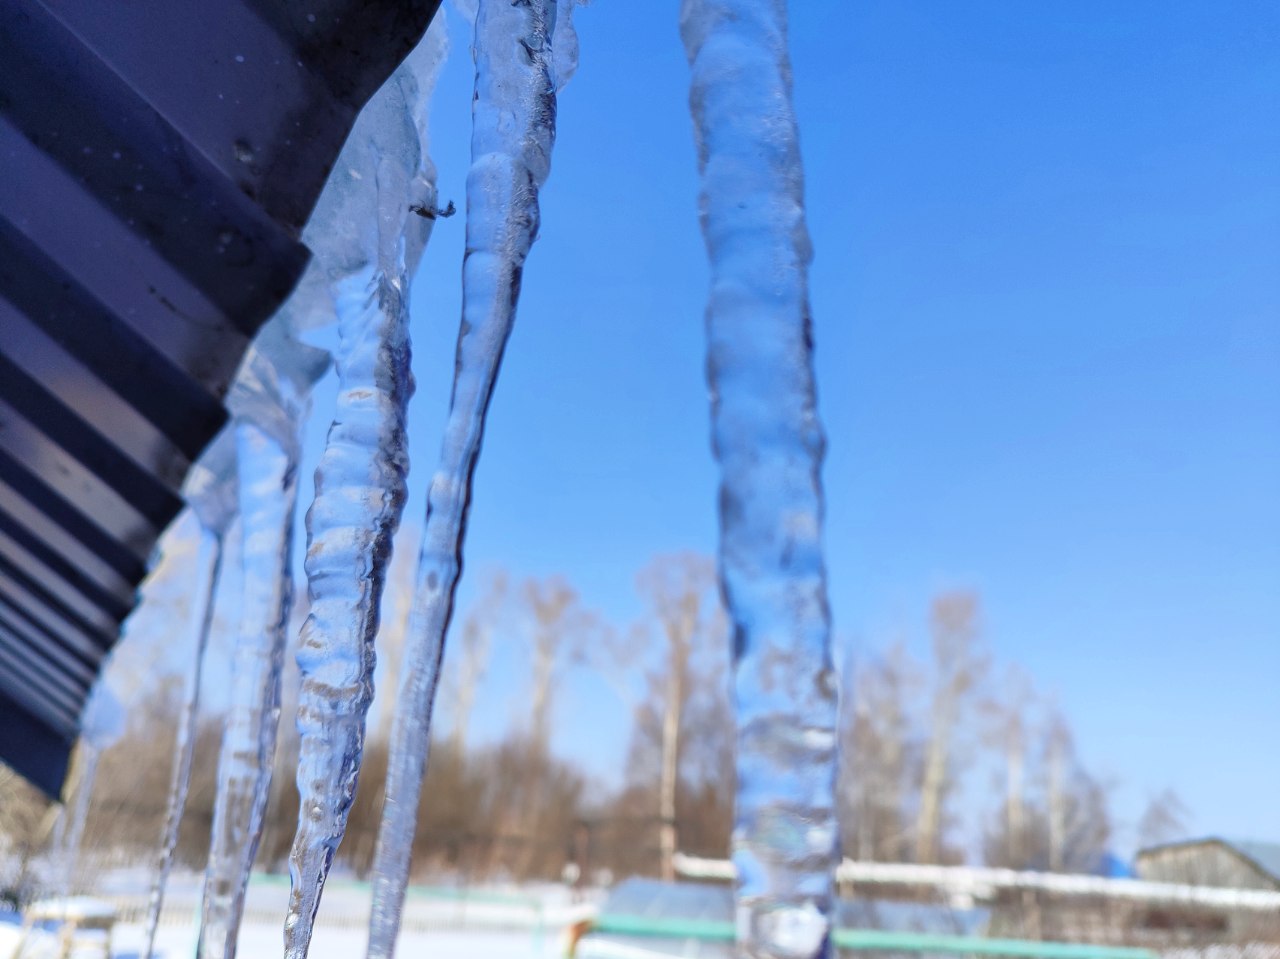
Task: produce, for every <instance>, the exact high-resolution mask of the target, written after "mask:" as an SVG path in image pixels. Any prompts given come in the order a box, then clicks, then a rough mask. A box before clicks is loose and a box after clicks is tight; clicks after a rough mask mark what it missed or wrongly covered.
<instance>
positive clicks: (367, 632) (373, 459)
mask: <svg viewBox="0 0 1280 959" xmlns="http://www.w3.org/2000/svg"><path fill="white" fill-rule="evenodd" d="M445 53H446V34H445V33H444V21H443V18H441V19H440V20H438V21H437V24H436V25H435V26H433V27H432V28H431V29H430V30H429V31H428V34H427V36H426V38H425V39H424V41H423V42H422V43H421V44H419V46H418V47H417V48H416V49H415V50H414V51H413V52H412V53H411V54H410V56H409V57H408V58H407V59H406V61H405V63H404V64H403V65H402V66H401V67H400V68H399V69H398V70H397V71H396V72H395V74H394V75H393V76H392V78H391V80H390V81H389V82H388V83H387V84H386V85H385V86H384V87H383V88H382V90H381V91H380V92H379V93H378V95H377V96H376V97H375V98H374V99H373V100H372V101H371V102H370V104H369V106H368V107H366V108H365V110H364V111H363V112H362V113H361V114H360V118H359V120H358V121H357V122H356V126H355V129H354V131H353V132H352V135H351V137H350V138H349V139H348V141H347V145H346V147H345V148H344V149H343V152H342V154H341V156H340V157H339V160H338V163H337V165H336V168H335V172H334V175H333V177H332V178H331V180H330V184H329V187H328V188H327V190H326V206H325V208H324V209H323V210H321V211H320V215H321V218H322V221H323V222H325V223H327V224H328V225H329V229H327V230H323V231H322V230H320V229H318V228H317V229H316V230H315V231H314V239H313V248H314V252H315V256H316V260H317V262H318V263H319V264H321V265H322V268H323V274H322V278H323V279H324V280H325V281H326V283H327V285H328V289H329V293H330V295H331V297H332V300H333V305H334V308H335V309H336V314H337V318H338V335H339V346H338V350H337V355H336V365H337V371H338V378H339V391H338V398H337V405H336V409H335V412H334V417H333V422H332V425H331V426H330V427H329V434H328V439H327V441H326V444H325V449H324V453H323V454H322V457H321V460H320V464H319V466H318V468H317V469H316V495H315V500H314V501H313V503H312V505H311V509H310V510H309V512H308V513H307V557H306V571H307V583H308V589H309V592H310V599H311V607H310V613H309V615H308V617H307V620H306V623H305V624H304V625H303V628H302V633H301V636H300V638H299V643H298V652H297V657H298V666H299V670H300V673H301V677H302V685H301V690H300V693H299V703H298V716H297V722H298V731H299V735H300V751H299V760H298V772H297V781H298V793H299V797H300V812H299V817H298V829H297V833H296V835H295V837H294V843H293V850H292V853H291V856H290V876H291V883H292V889H291V895H290V899H289V909H288V914H287V916H286V919H285V931H284V939H285V955H286V956H288V957H290V959H295V957H297V959H301V957H303V956H306V955H307V952H308V949H309V947H310V942H311V934H312V930H313V926H314V922H315V917H316V911H317V909H318V908H319V905H320V896H321V893H322V891H323V889H324V882H325V879H326V877H327V875H328V873H329V868H330V866H331V864H332V861H333V857H334V854H335V853H336V851H337V848H338V844H339V843H340V842H341V841H342V836H343V833H344V832H345V830H346V823H347V817H348V814H349V813H350V810H351V804H352V802H353V800H354V798H355V791H356V785H357V781H358V777H359V772H360V762H361V754H362V750H363V745H364V735H365V719H366V715H367V713H368V709H369V703H370V700H371V697H372V693H373V668H374V637H375V636H376V634H377V631H378V619H379V605H380V602H381V598H382V590H383V585H384V583H385V579H386V570H387V564H388V562H389V561H390V558H391V546H392V536H393V534H394V533H395V530H396V528H397V526H398V525H399V523H400V515H401V512H402V510H403V507H404V499H405V478H406V474H407V471H408V465H409V464H408V451H407V446H406V437H405V411H406V406H407V404H408V401H409V397H410V395H411V394H412V393H413V376H412V373H411V372H410V367H409V354H410V350H409V282H410V278H411V277H412V276H413V273H414V272H415V270H416V268H417V265H418V260H419V258H420V256H421V254H422V251H423V248H424V245H425V243H426V240H427V235H428V232H429V230H430V226H431V223H432V221H433V219H434V217H435V215H436V213H437V210H436V190H435V170H434V168H433V167H432V165H431V161H430V159H429V157H428V155H427V150H426V135H427V112H426V108H425V105H426V102H427V100H428V98H429V97H430V94H431V91H432V88H433V87H434V85H435V80H436V76H437V74H438V71H439V68H440V66H441V64H442V62H443V59H444V56H445ZM317 227H318V224H317Z"/></svg>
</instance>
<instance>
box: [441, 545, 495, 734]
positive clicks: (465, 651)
mask: <svg viewBox="0 0 1280 959" xmlns="http://www.w3.org/2000/svg"><path fill="white" fill-rule="evenodd" d="M507 592H508V583H507V574H506V573H505V572H504V571H502V570H499V571H498V572H496V573H494V574H493V575H492V576H490V577H489V579H488V582H487V583H486V585H485V587H484V590H483V592H482V593H481V595H480V598H479V599H477V600H476V602H475V605H474V606H472V608H471V611H470V612H469V613H468V614H467V617H466V619H465V620H463V623H462V637H461V644H460V645H461V651H462V662H461V664H460V666H459V668H458V670H457V671H456V672H451V673H449V674H448V675H449V681H448V685H447V686H446V691H447V695H448V696H449V698H450V699H451V700H452V703H453V710H452V712H453V730H452V732H451V734H450V741H451V743H452V744H453V750H454V752H456V753H457V754H458V755H459V756H461V755H463V754H464V753H465V752H466V749H467V732H468V730H469V727H470V720H471V711H472V709H473V708H474V706H475V700H476V691H477V689H478V688H479V686H480V683H481V681H482V680H483V679H484V676H485V672H486V671H487V670H488V667H489V650H490V648H491V646H492V644H493V632H494V630H495V629H496V628H497V626H498V623H499V622H500V620H501V616H502V606H503V603H504V602H505V601H506V597H507Z"/></svg>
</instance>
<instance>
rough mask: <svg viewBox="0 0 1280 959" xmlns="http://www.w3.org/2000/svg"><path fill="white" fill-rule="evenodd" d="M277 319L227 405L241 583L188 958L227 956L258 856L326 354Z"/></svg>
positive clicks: (233, 946) (261, 339)
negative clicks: (305, 429)
mask: <svg viewBox="0 0 1280 959" xmlns="http://www.w3.org/2000/svg"><path fill="white" fill-rule="evenodd" d="M290 332H291V328H290V326H289V323H288V321H287V317H283V316H278V317H277V318H276V319H273V320H272V321H271V323H270V324H269V325H268V326H267V327H266V328H265V329H264V330H263V332H262V333H261V334H260V335H259V337H258V339H257V340H256V341H255V342H254V346H253V348H252V349H251V351H250V355H249V358H248V359H247V360H246V361H245V364H244V366H243V367H242V368H241V371H240V374H239V377H238V378H237V380H236V383H235V384H234V386H233V389H232V394H231V397H230V400H229V405H230V407H231V410H232V412H233V413H234V414H235V415H236V420H235V425H234V427H233V428H234V430H235V439H236V456H237V461H238V469H239V491H238V492H239V501H240V503H239V506H240V514H241V529H242V535H243V539H244V547H243V570H244V583H243V589H242V592H241V596H240V627H239V634H238V637H237V640H236V648H235V672H234V675H233V677H232V681H231V704H230V710H229V712H228V715H227V722H226V728H225V730H224V732H223V740H222V749H221V753H220V754H219V757H218V778H217V787H216V788H217V793H216V797H215V799H214V807H213V828H212V834H211V837H210V845H209V865H208V868H207V871H206V873H205V886H204V903H203V907H202V915H201V924H200V942H199V946H198V951H197V955H198V956H199V957H201V959H231V957H234V956H235V954H236V940H237V937H238V935H239V930H240V916H241V914H242V912H243V910H244V896H245V890H246V887H247V886H248V883H249V871H250V869H251V868H252V866H253V860H254V856H255V855H256V854H257V851H258V841H259V839H260V838H261V836H262V824H263V819H264V814H265V813H266V805H267V798H268V796H269V794H270V787H271V764H272V761H273V759H274V758H275V747H276V730H277V726H278V720H279V714H280V674H281V668H282V666H283V662H284V647H285V624H286V623H287V622H288V618H289V607H290V600H291V598H292V597H291V593H292V580H291V572H290V570H289V554H290V550H291V547H292V542H293V511H294V505H295V503H296V495H297V469H298V454H299V449H298V446H299V443H298V424H299V422H300V420H301V418H302V415H303V412H304V411H305V409H306V406H307V402H308V397H309V394H310V388H311V385H312V384H313V383H314V382H315V380H316V379H318V378H319V376H320V374H321V373H322V372H323V371H324V369H325V368H326V367H327V366H328V354H327V353H325V352H324V351H322V350H316V349H313V348H311V347H307V346H304V345H303V344H301V343H299V342H297V341H296V340H294V339H293V338H292V337H291V335H290Z"/></svg>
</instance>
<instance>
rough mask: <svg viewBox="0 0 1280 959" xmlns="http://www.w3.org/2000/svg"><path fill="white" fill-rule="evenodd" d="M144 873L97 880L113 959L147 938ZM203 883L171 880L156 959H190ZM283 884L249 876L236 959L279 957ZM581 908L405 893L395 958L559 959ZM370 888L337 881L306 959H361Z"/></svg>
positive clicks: (3, 942) (527, 898)
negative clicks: (110, 913)
mask: <svg viewBox="0 0 1280 959" xmlns="http://www.w3.org/2000/svg"><path fill="white" fill-rule="evenodd" d="M143 878H144V877H143V874H141V873H139V874H138V875H133V874H130V873H117V874H115V875H113V876H108V877H102V881H101V882H100V884H99V886H98V889H99V892H98V896H99V897H101V898H102V899H103V900H104V901H106V902H108V903H111V904H112V905H113V906H114V907H115V908H116V910H117V913H118V915H120V917H121V920H122V921H121V922H119V923H118V924H117V925H116V927H115V931H114V934H113V936H112V959H139V957H140V956H141V954H142V951H143V947H144V940H145V934H144V930H143V926H142V923H141V918H142V912H143V909H144V908H145V901H146V898H145V891H144V890H145V885H144V884H143V883H142V882H141V880H142V879H143ZM199 901H200V877H199V876H198V875H192V874H187V875H182V874H179V875H175V876H174V877H173V882H172V884H171V886H170V890H169V895H168V896H167V897H166V900H165V909H164V914H163V917H162V920H161V924H160V929H159V932H158V933H157V937H156V957H157V959H160V957H163V959H192V957H194V955H195V939H196V916H197V912H198V909H199ZM287 901H288V884H287V882H286V881H282V879H281V878H280V877H269V876H261V875H255V876H254V878H253V880H252V881H251V883H250V886H249V891H248V896H247V899H246V903H245V918H244V924H243V925H242V926H241V931H240V946H239V950H238V955H239V956H240V957H241V959H275V957H278V956H280V955H282V953H283V937H282V931H281V928H282V925H283V922H284V914H285V910H286V905H287ZM584 908H586V909H589V908H590V907H589V906H586V904H584V903H581V902H578V903H575V902H573V901H572V897H571V895H570V893H569V891H568V890H567V889H565V888H564V887H563V886H554V885H552V886H545V887H540V888H528V887H526V888H523V889H494V888H490V889H467V890H463V889H444V888H435V889H426V888H422V887H411V888H410V892H409V896H408V898H407V900H406V902H405V911H404V925H403V931H402V933H401V936H400V945H399V948H398V950H397V952H398V955H400V956H401V957H403V959H417V957H420V956H430V957H431V959H507V957H509V959H555V957H560V956H563V955H564V939H563V934H564V930H565V929H566V927H567V926H568V924H569V923H570V922H572V921H574V920H575V919H577V918H578V917H580V916H581V915H582V913H583V910H584ZM368 917H369V889H368V886H367V885H365V884H363V883H355V882H344V881H342V880H338V881H335V882H333V883H332V884H331V885H330V887H329V888H328V889H327V890H326V891H325V897H324V901H323V902H322V904H321V908H320V916H319V922H318V924H317V928H316V934H315V939H314V940H313V943H312V950H311V956H312V959H359V957H361V956H363V955H364V951H365V937H366V929H367V925H368ZM16 923H17V917H16V916H14V915H8V916H2V917H0V959H17V955H16V949H17V946H18V943H19V941H20V939H21V930H20V927H19V926H18V925H16ZM89 935H91V934H86V939H85V944H84V947H83V948H79V949H77V951H76V952H75V953H74V955H75V957H76V959H88V957H94V959H102V955H103V953H102V948H101V945H100V944H99V945H98V946H97V948H94V947H93V942H92V940H91V939H89V938H88V936H89ZM57 955H58V950H57V939H56V937H55V936H54V935H52V934H43V935H42V934H40V933H37V934H36V936H35V937H34V939H33V941H32V942H31V943H30V944H29V945H28V947H27V948H26V949H25V950H24V951H23V952H22V953H21V959H54V957H56V956H57Z"/></svg>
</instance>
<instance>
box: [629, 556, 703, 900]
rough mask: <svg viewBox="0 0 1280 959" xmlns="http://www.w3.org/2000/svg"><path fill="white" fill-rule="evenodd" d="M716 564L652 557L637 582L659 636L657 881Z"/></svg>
mask: <svg viewBox="0 0 1280 959" xmlns="http://www.w3.org/2000/svg"><path fill="white" fill-rule="evenodd" d="M715 575H716V574H715V564H714V563H713V562H712V560H710V559H709V558H707V557H705V556H699V555H696V554H693V553H677V554H673V555H667V556H659V557H657V558H655V559H654V560H653V561H652V562H651V563H650V564H649V565H648V566H647V567H645V569H644V570H643V571H642V572H641V573H640V575H639V577H638V578H637V583H638V585H639V588H640V592H641V593H642V594H643V595H644V596H645V597H646V598H647V599H648V600H649V605H650V609H651V611H652V613H653V616H654V618H655V619H656V621H657V626H658V629H659V631H660V633H661V636H662V642H663V654H662V665H661V667H660V670H661V671H660V673H659V678H658V684H659V685H660V686H661V687H662V688H661V691H660V693H659V695H660V696H661V701H662V747H661V749H662V752H661V755H662V762H661V774H660V778H659V784H658V821H659V843H658V844H659V849H660V855H661V872H662V878H663V879H666V880H668V881H670V880H673V879H675V866H674V861H675V854H676V847H677V838H678V837H677V828H676V789H677V784H678V781H679V775H680V745H681V742H680V731H681V724H682V721H683V719H684V714H685V710H686V707H687V704H688V699H689V696H690V693H691V691H692V689H693V685H694V674H693V668H692V660H693V656H694V653H695V651H696V650H697V648H698V646H699V644H703V645H705V644H706V641H707V640H708V639H709V635H708V634H709V631H710V629H711V628H712V624H713V622H714V619H715V617H716V616H717V613H718V611H719V606H718V604H717V603H716V602H715V600H714V598H713V594H712V588H713V587H714V585H715V582H716V578H715Z"/></svg>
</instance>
